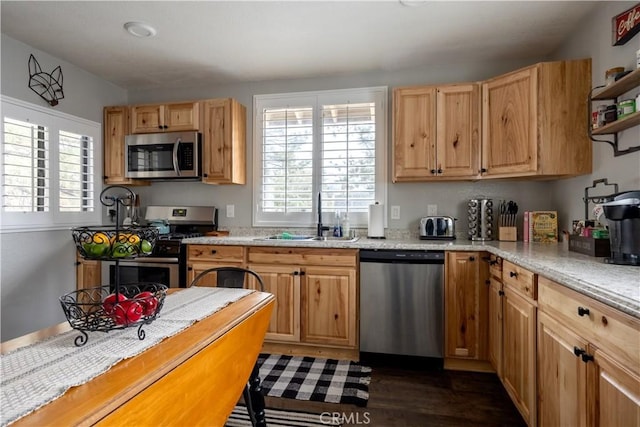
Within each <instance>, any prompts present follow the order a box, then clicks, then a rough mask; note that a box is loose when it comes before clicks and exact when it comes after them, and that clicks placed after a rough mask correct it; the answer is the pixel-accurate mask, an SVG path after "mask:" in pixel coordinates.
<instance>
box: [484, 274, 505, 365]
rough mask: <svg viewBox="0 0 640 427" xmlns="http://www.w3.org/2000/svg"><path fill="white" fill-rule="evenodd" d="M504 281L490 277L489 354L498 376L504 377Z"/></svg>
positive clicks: (490, 361)
mask: <svg viewBox="0 0 640 427" xmlns="http://www.w3.org/2000/svg"><path fill="white" fill-rule="evenodd" d="M503 295H504V291H503V290H502V282H501V281H499V280H498V279H496V278H495V277H491V278H490V279H489V336H488V338H489V344H488V347H487V353H488V354H487V356H488V358H489V363H491V366H492V367H493V369H495V371H496V374H498V377H502V318H503V314H502V299H503V298H502V296H503Z"/></svg>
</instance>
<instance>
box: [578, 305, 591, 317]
mask: <svg viewBox="0 0 640 427" xmlns="http://www.w3.org/2000/svg"><path fill="white" fill-rule="evenodd" d="M584 315H587V316H588V315H589V309H588V308H584V307H578V316H580V317H582V316H584Z"/></svg>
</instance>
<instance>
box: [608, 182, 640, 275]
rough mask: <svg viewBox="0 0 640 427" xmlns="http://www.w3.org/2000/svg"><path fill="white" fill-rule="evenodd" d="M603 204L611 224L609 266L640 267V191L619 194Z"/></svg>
mask: <svg viewBox="0 0 640 427" xmlns="http://www.w3.org/2000/svg"><path fill="white" fill-rule="evenodd" d="M612 197H613V198H612V199H611V200H610V201H608V202H606V203H603V204H602V209H603V210H604V216H605V217H606V218H607V221H608V222H609V240H610V241H611V257H609V258H606V259H605V262H607V263H609V264H623V265H637V266H640V190H637V191H625V192H622V193H618V194H616V195H614V196H612Z"/></svg>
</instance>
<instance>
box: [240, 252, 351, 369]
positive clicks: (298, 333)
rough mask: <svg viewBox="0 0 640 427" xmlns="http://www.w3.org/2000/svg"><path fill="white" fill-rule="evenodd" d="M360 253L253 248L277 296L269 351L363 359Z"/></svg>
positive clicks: (251, 259) (253, 263)
mask: <svg viewBox="0 0 640 427" xmlns="http://www.w3.org/2000/svg"><path fill="white" fill-rule="evenodd" d="M357 254H358V251H357V250H356V249H309V248H290V247H289V248H287V247H249V248H247V259H248V264H247V265H248V267H249V268H251V269H252V270H254V271H255V272H257V273H258V274H260V276H261V277H262V279H263V281H264V282H265V288H266V289H265V290H266V291H267V292H271V293H273V294H274V295H275V296H276V305H275V307H274V311H273V313H272V316H271V324H270V325H269V329H268V331H267V335H266V337H265V346H264V349H265V351H270V352H278V353H284V354H294V355H306V356H319V357H329V358H336V359H350V360H358V359H359V349H358V343H359V340H358V327H357V326H358V273H357V259H358V256H357Z"/></svg>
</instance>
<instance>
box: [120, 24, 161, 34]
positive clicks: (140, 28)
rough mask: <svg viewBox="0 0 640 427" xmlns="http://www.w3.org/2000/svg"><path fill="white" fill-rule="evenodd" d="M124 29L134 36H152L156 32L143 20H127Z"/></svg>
mask: <svg viewBox="0 0 640 427" xmlns="http://www.w3.org/2000/svg"><path fill="white" fill-rule="evenodd" d="M124 29H125V30H127V32H128V33H129V34H131V35H132V36H136V37H153V36H155V35H156V34H157V33H158V31H156V29H155V28H153V27H152V26H151V25H149V24H145V23H144V22H127V23H126V24H124Z"/></svg>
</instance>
